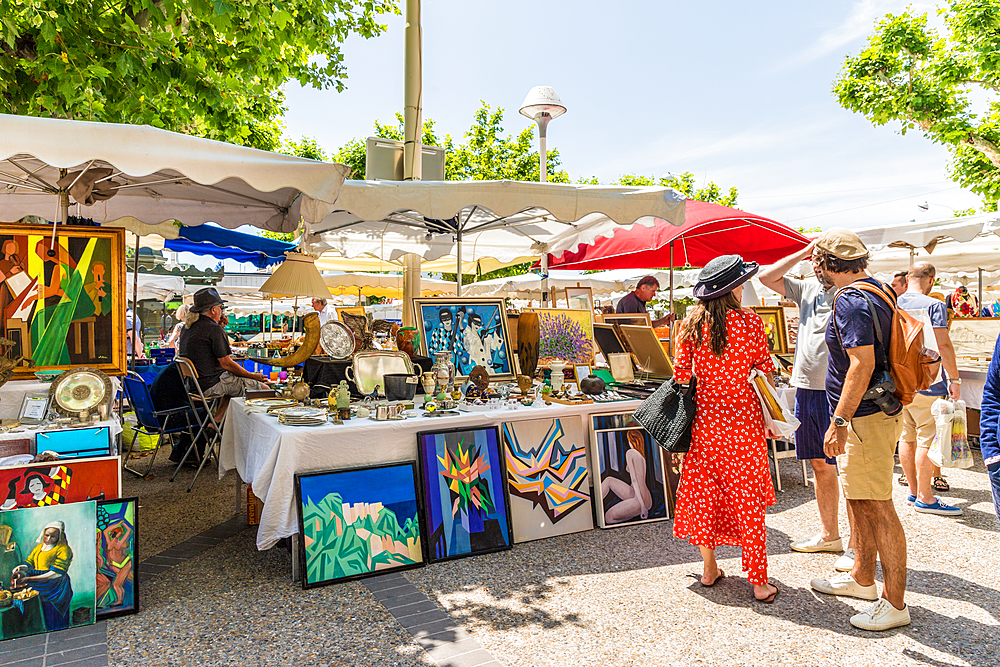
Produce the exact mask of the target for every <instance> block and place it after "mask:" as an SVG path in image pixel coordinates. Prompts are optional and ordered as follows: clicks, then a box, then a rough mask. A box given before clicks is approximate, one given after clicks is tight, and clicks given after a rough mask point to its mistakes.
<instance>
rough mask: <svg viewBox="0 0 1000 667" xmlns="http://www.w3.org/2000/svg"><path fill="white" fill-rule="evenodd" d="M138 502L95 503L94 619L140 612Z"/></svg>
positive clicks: (127, 500) (126, 499)
mask: <svg viewBox="0 0 1000 667" xmlns="http://www.w3.org/2000/svg"><path fill="white" fill-rule="evenodd" d="M138 510H139V499H138V498H125V499H122V500H105V501H102V502H99V503H97V618H99V619H100V618H110V617H112V616H123V615H125V614H134V613H136V612H137V611H139V591H138V589H137V586H138V582H139V573H138V571H137V570H138V569H139V559H138V558H137V557H136V551H135V550H136V540H137V539H138V536H137V535H136V529H137V524H136V519H137V516H138V515H137V512H138Z"/></svg>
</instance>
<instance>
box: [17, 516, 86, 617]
mask: <svg viewBox="0 0 1000 667" xmlns="http://www.w3.org/2000/svg"><path fill="white" fill-rule="evenodd" d="M72 562H73V550H72V549H71V548H70V546H69V543H67V541H66V525H65V524H64V523H63V522H62V521H52V522H50V523H48V524H46V525H45V528H44V529H42V534H41V535H39V536H38V544H36V545H35V548H34V549H32V550H31V554H29V555H28V557H27V558H26V559H25V561H24V563H23V564H21V565H19V566H17V567H16V568H14V572H13V576H12V585H13V587H14V588H21V587H24V586H30V587H31V588H32V589H34V590H36V591H38V596H39V598H41V602H42V617H43V618H44V619H45V629H46V630H48V631H49V632H52V631H53V630H63V629H65V628H68V627H69V625H70V616H69V612H70V603H71V602H72V601H73V586H72V583H71V582H70V579H69V567H70V564H71V563H72Z"/></svg>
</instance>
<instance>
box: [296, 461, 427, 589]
mask: <svg viewBox="0 0 1000 667" xmlns="http://www.w3.org/2000/svg"><path fill="white" fill-rule="evenodd" d="M295 492H296V497H297V500H298V502H297V507H298V515H299V533H300V534H301V535H302V544H303V548H302V549H300V553H301V558H302V559H303V561H304V562H303V570H302V571H303V576H302V587H303V588H313V587H316V586H323V585H326V584H332V583H334V582H337V581H344V580H348V579H358V578H361V577H366V576H371V575H373V574H380V573H382V572H388V571H392V570H406V569H410V568H413V567H419V566H420V565H423V563H424V555H423V538H422V536H421V531H420V522H419V519H418V515H419V513H420V510H419V507H420V503H419V501H418V496H417V475H416V464H415V463H414V462H412V461H410V462H405V463H392V464H388V465H381V466H374V467H370V468H354V469H349V470H331V471H325V472H314V473H302V474H297V475H295Z"/></svg>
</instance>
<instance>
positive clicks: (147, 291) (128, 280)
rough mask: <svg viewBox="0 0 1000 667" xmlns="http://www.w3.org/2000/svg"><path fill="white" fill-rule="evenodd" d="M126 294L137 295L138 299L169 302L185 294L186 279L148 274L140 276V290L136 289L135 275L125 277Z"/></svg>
mask: <svg viewBox="0 0 1000 667" xmlns="http://www.w3.org/2000/svg"><path fill="white" fill-rule="evenodd" d="M125 293H126V294H128V295H130V297H129V298H131V295H133V294H137V297H136V299H137V300H138V301H142V300H143V299H156V300H157V301H168V300H169V299H171V298H172V297H173V296H175V295H178V296H179V295H182V294H184V293H185V292H184V279H183V278H181V277H179V276H158V275H150V274H147V273H140V274H139V289H138V290H136V289H135V275H134V274H131V273H130V274H127V275H126V276H125Z"/></svg>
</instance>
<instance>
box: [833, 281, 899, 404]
mask: <svg viewBox="0 0 1000 667" xmlns="http://www.w3.org/2000/svg"><path fill="white" fill-rule="evenodd" d="M863 280H864V281H865V282H867V283H870V284H872V285H876V286H878V287H880V288H882V289H883V290H886V289H889V288H887V287H885V285H883V284H882V283H880V282H879V281H877V280H875V279H874V278H864V279H863ZM864 294H865V296H867V297H868V298H869V299H871V302H872V304H873V305H874V306H875V312H877V313H878V319H879V324H880V325H881V326H882V342H883V345H884V347H883V352H882V353H880V352H879V351H878V350H877V349H876V350H875V371H874V373H878V372H880V371H881V370H882V369H884V368H885V366H884V364H885V362H886V360H887V359H888V357H889V354H888V350H889V341H890V335H891V333H892V330H891V329H892V312H893V311H892V309H891V308H890V307H889V304H887V303H886V302H885V299H883V298H881V297H880V296H879V295H878V294H869V293H867V292H865V293H864ZM834 304H835V305H834V309H833V316H832V317H831V318H830V324H829V325H828V326H827V328H826V347H827V349H828V350H829V352H830V363H829V365H828V366H827V369H826V395H827V397H828V398H829V399H830V412H831V414H832V413H833V411H834V410H836V409H837V403H839V402H840V395H841V393H842V392H843V391H844V380H846V379H847V369H848V368H850V366H851V359H850V357H848V356H847V350H849V349H851V348H854V347H864V346H866V345H877V344H878V337H877V336H876V335H875V324H874V322H873V320H872V314H871V311H869V310H868V302H867V301H866V300H865V298H864V296H862V292H861V291H860V290H859V289H857V288H851V287H850V286H847V287H845V288H844V289H842V290H840V292H838V293H837V297H836V301H835V302H834ZM876 412H880V410H879V407H878V406H877V405H876V404H875V401H867V400H862V401H861V404H860V405H858V409H857V410H856V411H855V413H854V415H853V417H867V416H868V415H873V414H875V413H876Z"/></svg>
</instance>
